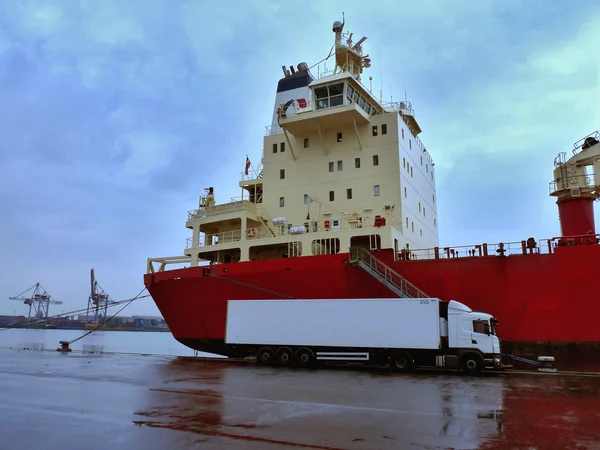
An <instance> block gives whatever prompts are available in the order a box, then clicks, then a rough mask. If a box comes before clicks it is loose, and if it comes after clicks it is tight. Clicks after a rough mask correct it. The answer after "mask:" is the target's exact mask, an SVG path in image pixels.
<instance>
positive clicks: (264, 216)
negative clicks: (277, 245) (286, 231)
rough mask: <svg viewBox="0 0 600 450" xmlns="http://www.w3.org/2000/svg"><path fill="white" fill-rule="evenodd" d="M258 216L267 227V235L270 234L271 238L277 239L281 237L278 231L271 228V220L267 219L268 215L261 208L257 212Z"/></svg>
mask: <svg viewBox="0 0 600 450" xmlns="http://www.w3.org/2000/svg"><path fill="white" fill-rule="evenodd" d="M259 216H260V218H261V220H262V221H263V223H264V224H265V227H267V230H269V233H271V236H273V237H277V236H280V235H281V232H280V230H279V229H278V228H275V227H273V225H272V222H273V220H272V219H271V217H269V214H267V211H266V210H265V208H262V210H261V211H260V212H259Z"/></svg>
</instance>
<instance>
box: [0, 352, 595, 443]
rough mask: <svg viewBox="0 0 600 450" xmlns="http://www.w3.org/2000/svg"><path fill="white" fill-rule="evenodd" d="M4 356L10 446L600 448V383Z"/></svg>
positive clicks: (5, 432) (1, 380) (0, 421)
mask: <svg viewBox="0 0 600 450" xmlns="http://www.w3.org/2000/svg"><path fill="white" fill-rule="evenodd" d="M0 361H1V362H0V392H2V393H3V401H2V403H0V438H1V439H2V440H1V441H0V442H2V444H0V448H3V449H13V448H14V449H17V448H18V449H23V448H41V447H40V445H42V446H44V448H78V449H87V448H90V449H91V448H111V449H121V448H123V449H125V448H127V449H130V448H144V449H154V448H157V449H158V448H161V449H163V448H169V449H176V448H191V447H193V448H226V449H227V448H240V449H241V448H243V449H269V448H274V449H275V448H277V449H279V448H282V449H288V448H289V449H293V448H295V449H297V448H306V449H338V448H343V449H404V448H407V449H410V448H415V449H445V448H453V449H504V448H507V449H544V448H560V449H587V448H600V430H599V427H598V424H600V377H599V378H596V377H571V376H556V375H548V374H545V375H526V376H519V375H506V374H505V375H497V374H492V375H485V376H482V377H465V376H461V375H459V374H455V373H436V372H433V373H432V372H420V373H415V374H410V375H399V374H390V373H387V372H386V371H381V370H357V369H352V370H344V369H320V370H298V369H296V370H294V369H279V368H265V367H258V366H255V365H253V364H244V363H228V362H222V361H214V362H213V361H206V360H194V359H192V358H179V359H178V358H169V357H154V356H146V357H142V356H122V355H89V354H77V353H73V354H69V355H64V354H58V353H52V352H26V351H0ZM32 421H33V422H32ZM32 423H35V426H33V425H32ZM6 442H8V446H6V445H5V443H6Z"/></svg>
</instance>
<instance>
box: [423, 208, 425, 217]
mask: <svg viewBox="0 0 600 450" xmlns="http://www.w3.org/2000/svg"><path fill="white" fill-rule="evenodd" d="M423 217H425V207H424V206H423Z"/></svg>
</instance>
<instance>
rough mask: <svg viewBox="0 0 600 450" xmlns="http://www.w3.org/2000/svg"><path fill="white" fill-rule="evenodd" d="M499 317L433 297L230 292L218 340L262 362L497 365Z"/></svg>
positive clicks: (470, 368)
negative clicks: (244, 296) (257, 296)
mask: <svg viewBox="0 0 600 450" xmlns="http://www.w3.org/2000/svg"><path fill="white" fill-rule="evenodd" d="M497 323H498V321H497V320H496V319H495V318H494V317H492V316H491V315H489V314H486V313H481V312H473V311H472V310H471V309H470V308H469V307H467V306H466V305H464V304H462V303H459V302H457V301H450V302H445V301H441V300H440V299H437V298H368V299H310V300H300V299H298V300H290V299H286V300H229V301H228V304H227V320H226V332H225V344H226V345H227V347H228V348H229V349H230V351H231V355H235V356H238V357H248V356H256V358H257V361H258V362H259V363H261V364H277V365H282V366H285V365H290V364H293V363H295V364H297V365H300V366H311V365H314V364H315V363H317V362H332V361H334V362H353V363H356V362H362V363H365V364H374V365H380V364H389V366H390V368H392V369H393V370H397V371H408V370H412V369H415V368H416V367H441V368H448V369H459V370H462V371H464V372H470V373H477V372H480V371H481V370H483V369H493V370H500V369H502V360H501V354H500V340H499V339H498V337H497V336H496V333H495V326H496V325H497Z"/></svg>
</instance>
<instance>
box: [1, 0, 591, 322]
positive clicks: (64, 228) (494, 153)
mask: <svg viewBox="0 0 600 450" xmlns="http://www.w3.org/2000/svg"><path fill="white" fill-rule="evenodd" d="M596 3H597V2H594V1H583V0H582V1H578V2H576V3H575V5H576V6H575V7H574V6H573V3H570V2H567V1H553V2H548V1H542V0H527V1H510V0H508V1H503V2H498V1H487V0H473V1H470V2H469V1H453V2H447V1H432V0H429V1H428V0H425V1H420V2H408V1H389V2H373V3H369V6H368V7H366V6H365V5H366V4H367V3H365V2H358V1H343V2H335V1H327V2H323V1H309V0H302V1H286V2H281V1H270V0H261V1H257V2H245V1H241V0H240V1H230V2H208V1H174V0H165V1H159V0H139V1H136V0H128V1H127V2H123V1H112V0H103V1H84V0H81V1H78V2H55V1H54V2H51V1H26V0H23V1H16V0H14V1H13V0H0V120H1V123H2V139H1V140H0V208H1V211H2V213H1V214H2V220H0V248H1V249H2V251H1V255H2V258H0V270H1V272H0V273H2V278H1V283H0V314H2V313H4V314H13V312H14V311H15V310H16V312H17V314H24V313H25V312H26V309H25V307H24V306H23V305H20V304H19V303H17V302H14V301H9V300H7V298H8V297H9V296H12V295H15V294H18V293H19V292H21V291H23V290H24V289H26V288H27V287H29V286H31V285H33V284H35V283H36V282H38V281H39V282H40V283H41V284H42V285H43V286H44V287H45V288H46V289H47V290H48V291H49V292H50V294H52V295H53V297H54V298H56V299H59V300H63V301H64V305H62V306H60V307H54V308H52V307H51V313H58V312H60V310H61V309H64V311H70V310H73V309H78V308H83V307H85V306H86V302H87V296H88V293H89V292H88V291H89V278H88V277H89V269H90V268H91V267H94V268H95V269H96V273H97V277H98V279H99V281H100V283H101V285H102V286H103V287H104V289H105V290H106V291H107V292H108V293H109V294H110V295H111V297H112V298H113V299H114V300H119V299H124V298H128V297H131V296H133V295H135V294H136V293H137V292H138V291H139V290H140V289H141V288H142V287H143V284H142V276H143V273H144V272H145V265H146V258H147V257H148V256H168V255H178V254H181V253H182V250H183V248H184V247H185V240H186V238H187V237H188V236H189V233H188V230H187V229H186V228H185V218H186V212H187V211H188V210H190V209H194V208H195V207H196V205H197V199H198V195H200V194H201V193H202V189H203V188H204V187H206V186H214V187H215V190H216V193H217V201H218V202H225V201H228V199H229V197H232V196H237V195H239V188H238V187H237V183H238V177H239V173H240V171H241V170H243V166H244V161H245V155H246V154H248V155H249V156H250V158H251V160H252V162H253V163H255V164H256V163H257V162H258V161H259V160H260V157H261V153H262V139H263V136H264V127H265V126H266V125H269V124H270V121H271V114H272V106H273V102H274V94H275V88H276V83H277V81H278V79H279V78H280V77H281V66H282V65H284V64H285V65H288V66H289V65H292V64H293V65H296V64H297V63H299V62H300V61H306V62H308V63H309V65H312V64H314V63H316V62H317V61H319V60H321V59H322V58H324V57H325V56H326V55H327V53H328V51H329V49H330V47H331V45H332V43H333V33H332V32H331V24H332V23H333V22H334V21H335V20H340V19H341V13H342V11H344V12H345V15H346V30H349V31H352V32H354V35H355V36H358V35H360V36H362V35H365V36H367V37H368V40H367V41H366V43H365V50H366V52H367V53H369V54H370V56H371V58H372V60H373V63H372V68H371V69H369V70H368V73H367V74H366V75H367V76H368V75H372V76H373V87H374V91H375V92H379V89H380V87H382V88H383V91H384V97H386V98H389V96H390V95H392V96H393V97H394V98H399V97H400V96H402V95H403V93H404V89H406V90H407V92H408V97H409V100H410V101H411V102H412V104H413V107H414V108H415V112H416V115H417V119H418V120H419V123H420V125H421V128H422V129H423V134H422V135H421V138H422V140H423V141H424V143H425V145H426V147H427V149H428V150H429V152H430V153H431V154H432V156H433V158H434V161H435V162H436V170H437V189H438V194H437V201H438V213H439V230H440V241H441V244H442V245H465V244H474V243H479V242H490V243H491V242H499V241H504V242H508V241H518V240H521V239H523V238H527V237H529V236H534V237H536V238H537V239H540V238H547V237H552V236H556V235H558V234H559V224H558V218H557V212H556V205H555V204H554V201H553V199H552V198H550V197H549V196H548V183H549V182H550V181H551V180H552V168H553V165H552V163H553V160H554V157H555V156H556V154H557V153H558V152H560V151H569V150H570V149H571V148H572V143H573V142H575V141H577V140H578V139H580V138H581V137H583V136H585V135H587V134H588V133H590V132H592V131H594V130H596V129H598V128H600V108H599V104H600V87H599V86H600V69H599V64H598V62H597V44H598V42H600V7H599V6H596ZM360 36H359V37H360ZM596 211H598V208H596ZM599 217H600V216H599ZM599 228H600V227H599ZM156 312H157V310H156V308H155V307H154V305H153V303H152V301H151V300H150V299H146V300H140V301H139V302H138V303H137V304H134V305H131V306H130V307H129V308H128V309H126V310H125V311H124V312H123V314H125V313H127V314H141V313H144V314H154V313H156Z"/></svg>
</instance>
